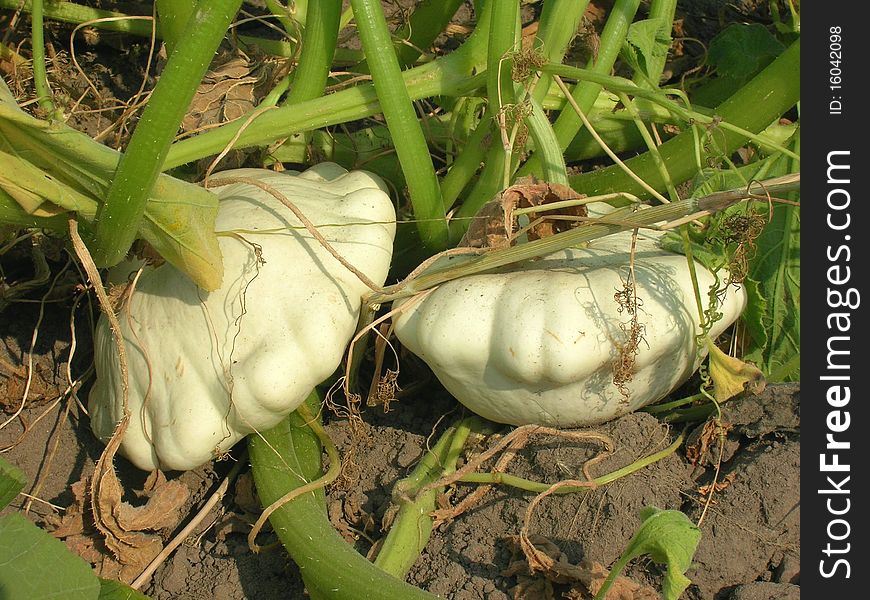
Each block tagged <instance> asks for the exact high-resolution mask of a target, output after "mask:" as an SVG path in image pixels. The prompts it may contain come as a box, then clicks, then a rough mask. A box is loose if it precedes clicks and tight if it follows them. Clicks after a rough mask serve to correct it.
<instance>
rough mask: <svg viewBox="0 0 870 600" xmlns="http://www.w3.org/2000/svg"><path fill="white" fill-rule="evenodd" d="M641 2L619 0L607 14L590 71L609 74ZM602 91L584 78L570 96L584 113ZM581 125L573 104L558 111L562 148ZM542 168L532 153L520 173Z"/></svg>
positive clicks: (558, 133) (557, 124) (557, 125)
mask: <svg viewBox="0 0 870 600" xmlns="http://www.w3.org/2000/svg"><path fill="white" fill-rule="evenodd" d="M639 4H640V0H617V2H616V3H615V4H614V6H613V10H611V11H610V15H608V17H607V23H606V24H605V25H604V31H602V33H601V41H600V45H599V47H598V56H597V57H596V58H595V60H594V62H592V64H591V65H590V66H589V70H590V71H592V72H593V73H596V74H600V75H610V72H611V70H612V69H613V64H614V63H615V62H616V59H617V57H618V56H619V51H620V50H621V49H622V44H623V43H624V42H625V36H626V34H627V33H628V27H629V26H630V25H631V22H632V21H633V20H634V15H635V13H636V12H637V7H638V5H639ZM600 93H601V85H599V84H598V83H596V82H593V81H583V82H581V83H579V84H577V86H575V88H574V89H573V90H572V91H571V95H572V96H573V97H574V99H575V100H576V101H577V105H578V106H579V107H580V109H581V110H582V111H583V112H584V113H588V112H589V110H590V109H591V108H592V105H593V104H594V103H595V99H596V98H598V94H600ZM582 126H583V122H582V121H581V120H580V117H579V116H577V114H576V113H575V112H574V111H573V110H571V109H570V107H567V108H566V109H565V110H563V111H562V112H561V113H559V116H558V118H557V119H556V122H555V123H554V124H553V131H555V133H556V138H557V139H558V140H559V144H560V146H561V147H562V149H563V150H564V149H565V148H567V147H568V145H569V144H570V143H571V140H573V139H574V137H575V136H576V135H577V133H578V132H579V131H580V129H581V127H582ZM539 170H540V159H539V158H537V157H536V156H535V155H532V156H531V157H530V158H529V160H528V161H526V163H525V164H524V165H523V166H522V167H520V169H519V174H520V175H528V174H530V173H537V172H539Z"/></svg>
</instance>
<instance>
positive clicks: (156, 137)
mask: <svg viewBox="0 0 870 600" xmlns="http://www.w3.org/2000/svg"><path fill="white" fill-rule="evenodd" d="M240 5H241V0H214V1H210V2H203V3H201V5H199V6H197V9H196V11H195V12H194V13H193V15H191V18H190V20H189V21H188V23H187V29H186V35H184V36H182V38H181V39H180V40H179V42H178V46H177V47H176V51H175V52H173V54H172V56H170V57H169V60H168V61H167V63H166V67H165V68H164V70H163V73H162V75H161V76H160V81H159V82H158V84H157V86H156V87H155V88H154V91H153V93H152V94H151V99H150V100H149V102H148V105H147V106H146V108H145V111H144V112H143V113H142V118H141V119H140V121H139V124H138V125H137V127H136V130H135V131H134V132H133V136H132V137H131V139H130V144H129V146H128V147H127V151H126V152H125V153H124V155H123V156H122V157H121V161H120V163H119V165H118V171H117V172H116V173H115V177H114V179H113V180H112V185H111V187H110V188H109V193H108V195H107V197H106V201H105V203H104V204H103V205H102V206H101V207H100V211H99V212H98V213H97V219H96V222H95V234H96V239H95V240H94V243H93V244H92V246H91V248H90V250H91V253H92V254H93V256H94V260H95V262H96V263H97V264H99V265H102V266H110V265H114V264H116V263H117V262H119V261H120V260H121V259H122V258H124V256H125V255H126V254H127V250H128V249H129V248H130V245H131V244H132V243H133V239H134V238H135V237H136V232H137V229H138V227H139V222H140V221H141V220H142V215H143V214H144V212H145V202H146V200H147V199H148V196H149V194H150V193H151V188H152V187H153V186H154V182H155V181H156V180H157V176H158V175H159V174H160V172H161V170H162V167H163V162H164V160H165V158H166V155H167V153H168V152H169V147H170V145H171V144H172V141H173V139H174V138H175V134H176V132H177V131H178V126H179V124H180V123H181V119H182V118H183V117H184V114H185V113H186V112H187V108H188V106H189V105H190V101H191V99H192V98H193V95H194V93H195V92H196V88H197V87H198V86H199V83H200V81H202V77H203V75H205V72H206V69H207V68H208V65H209V63H210V62H211V59H212V57H213V56H214V53H215V50H217V47H218V45H219V44H220V42H221V40H222V39H223V37H224V34H225V33H226V30H227V28H228V27H229V25H230V23H231V22H232V19H233V17H234V16H235V14H236V12H237V11H238V9H239V6H240Z"/></svg>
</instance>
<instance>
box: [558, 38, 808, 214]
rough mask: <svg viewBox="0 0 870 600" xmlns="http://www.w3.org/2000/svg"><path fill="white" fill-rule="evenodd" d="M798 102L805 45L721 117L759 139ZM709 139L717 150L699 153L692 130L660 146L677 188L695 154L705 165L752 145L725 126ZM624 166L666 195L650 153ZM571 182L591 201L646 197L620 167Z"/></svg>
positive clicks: (689, 173) (729, 103)
mask: <svg viewBox="0 0 870 600" xmlns="http://www.w3.org/2000/svg"><path fill="white" fill-rule="evenodd" d="M799 99H800V39H798V40H796V41H795V42H793V43H792V44H791V46H789V47H788V48H787V49H786V50H785V51H784V52H783V53H782V54H781V55H780V56H779V57H777V58H776V60H774V61H773V62H772V63H771V64H770V65H768V66H767V68H765V69H764V70H763V71H762V72H761V73H759V74H758V75H756V76H755V77H754V78H753V79H752V80H751V81H749V83H747V84H746V85H744V86H743V87H742V88H741V89H740V90H739V91H738V92H737V93H736V94H734V95H733V96H731V98H729V99H728V100H726V101H725V102H723V103H722V104H721V105H720V106H719V107H718V108H717V109H716V115H717V116H718V117H719V118H720V119H722V120H723V121H727V122H728V123H731V124H733V125H736V126H738V127H740V128H741V129H744V130H747V131H750V132H754V133H757V132H759V131H762V130H764V129H765V128H766V127H767V126H768V125H770V123H771V122H773V121H774V120H776V119H777V118H779V117H780V116H781V115H782V114H783V113H785V112H786V111H787V110H789V109H790V108H791V107H792V106H794V105H795V103H797V101H798V100H799ZM710 133H711V134H712V135H714V136H715V138H714V139H715V141H716V142H717V144H715V145H710V147H707V148H705V147H701V148H696V147H695V139H694V136H693V132H692V131H691V129H690V130H688V131H684V132H683V133H680V134H679V135H677V136H675V137H674V138H672V139H670V140H668V141H667V142H665V143H664V144H662V145H661V146H659V154H660V155H661V158H662V159H663V160H664V163H665V165H666V167H667V170H668V173H670V176H671V180H672V181H673V183H674V184H679V183H681V182H683V181H686V180H687V179H689V178H691V177H693V176H694V175H695V173H696V172H697V165H696V163H695V161H694V160H693V159H692V156H694V154H695V152H696V150H698V151H700V153H701V158H702V161H706V159H708V158H715V155H716V153H717V152H719V151H721V152H724V153H726V154H727V153H730V152H733V151H734V150H735V149H737V148H738V147H740V145H741V144H743V143H745V142H746V139H747V138H746V136H745V135H741V134H740V133H738V132H736V131H733V130H730V129H726V128H724V127H722V126H721V125H719V126H715V125H712V126H711V131H710ZM714 146H718V147H719V150H715V149H714ZM625 164H626V165H628V167H629V168H630V169H631V170H632V171H634V172H635V173H636V174H637V175H638V176H640V177H641V178H642V179H643V180H644V181H646V182H647V183H648V184H649V185H650V186H652V187H653V188H654V189H656V190H658V191H661V190H664V189H666V186H667V182H666V181H665V180H664V178H663V177H662V176H661V174H660V172H659V167H658V166H657V165H656V163H655V159H654V157H653V156H652V155H650V154H649V153H644V154H643V155H641V156H638V157H636V158H632V159H630V160H627V161H626V163H625ZM569 181H570V182H571V187H572V188H574V189H575V190H576V191H578V192H580V193H585V194H589V195H596V194H606V193H609V192H613V191H620V192H628V193H630V194H634V195H636V196H639V197H644V196H646V195H647V194H646V192H645V191H644V190H643V189H642V188H641V186H640V185H639V184H638V183H637V182H635V181H634V180H632V179H631V178H630V177H628V176H627V175H626V174H625V172H624V171H623V170H622V169H621V168H620V167H619V166H618V165H613V166H610V167H607V168H605V169H599V170H597V171H592V172H590V173H583V174H581V175H575V176H573V177H570V178H569Z"/></svg>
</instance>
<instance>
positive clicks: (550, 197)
mask: <svg viewBox="0 0 870 600" xmlns="http://www.w3.org/2000/svg"><path fill="white" fill-rule="evenodd" d="M583 197H584V196H583V195H582V194H578V193H577V192H575V191H574V190H572V189H571V188H570V187H567V186H564V185H561V184H558V183H545V182H539V181H536V180H535V179H534V178H532V177H528V178H523V179H521V180H519V181H518V182H517V183H516V184H515V185H512V186H511V187H509V188H507V189H506V190H504V191H503V192H501V193H500V194H499V195H498V196H497V197H496V198H494V199H492V200H490V201H489V202H487V203H486V204H484V205H483V207H482V208H481V209H480V210H479V211H478V213H477V214H476V215H475V217H474V219H473V220H472V221H471V225H469V227H468V231H466V233H465V235H464V236H463V238H462V240H461V241H460V243H459V245H460V246H465V247H470V248H506V247H508V246H512V245H514V244H515V243H516V240H517V238H518V237H519V236H518V235H517V233H518V232H519V229H520V227H519V224H518V218H517V217H516V215H515V214H514V212H515V211H516V210H517V209H519V208H534V207H537V206H541V207H542V206H545V205H547V204H551V203H554V202H562V201H564V200H579V199H581V198H583ZM587 214H588V213H587V210H586V207H585V206H584V205H582V204H581V205H576V206H569V207H563V208H559V209H557V210H552V211H541V212H540V213H538V212H532V213H528V214H527V217H528V221H529V226H528V228H527V229H526V231H525V234H526V236H527V237H528V239H529V240H537V239H541V238H545V237H549V236H551V235H555V234H557V233H560V232H562V231H567V230H569V229H571V228H573V227H576V226H577V225H579V224H580V223H581V222H582V220H583V218H584V217H586V216H587Z"/></svg>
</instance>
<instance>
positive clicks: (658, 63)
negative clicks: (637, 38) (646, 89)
mask: <svg viewBox="0 0 870 600" xmlns="http://www.w3.org/2000/svg"><path fill="white" fill-rule="evenodd" d="M676 10H677V0H653V1H652V2H651V3H650V7H649V18H650V19H661V20H662V22H663V23H665V24H666V25H663V26H662V29H661V34H662V41H661V42H658V41H657V42H656V46H657V48H658V49H661V50H662V51H660V52H654V53H653V54H652V56H647V57H645V58H646V68H647V73H649V78H650V81H649V84H650V85H651V86H652V87H654V88H656V87H658V86H659V82H660V81H661V78H662V73H663V72H664V70H665V63H667V62H668V50H669V49H670V47H671V30H672V29H673V24H674V13H675V12H676ZM665 38H667V41H665ZM646 80H647V77H646V75H645V74H644V73H640V72H638V73H635V74H634V78H633V81H634V82H635V83H637V84H638V85H644V83H645V82H646Z"/></svg>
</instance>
